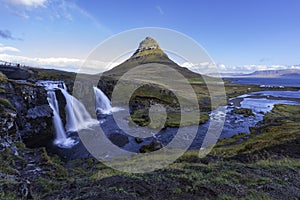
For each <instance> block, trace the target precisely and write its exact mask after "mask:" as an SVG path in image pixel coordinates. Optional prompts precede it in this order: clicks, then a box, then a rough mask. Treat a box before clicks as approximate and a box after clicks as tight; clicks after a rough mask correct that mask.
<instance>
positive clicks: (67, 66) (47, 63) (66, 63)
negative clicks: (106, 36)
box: [0, 51, 120, 74]
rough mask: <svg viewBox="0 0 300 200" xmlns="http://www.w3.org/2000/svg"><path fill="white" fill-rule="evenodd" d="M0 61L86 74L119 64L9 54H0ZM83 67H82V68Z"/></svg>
mask: <svg viewBox="0 0 300 200" xmlns="http://www.w3.org/2000/svg"><path fill="white" fill-rule="evenodd" d="M0 52H1V51H0ZM0 60H4V61H7V62H12V63H19V64H22V65H26V66H31V67H42V68H49V69H58V70H65V71H71V72H82V73H88V74H96V73H101V72H104V71H106V70H109V69H110V68H112V67H114V66H117V65H118V64H120V63H117V62H115V63H113V62H105V61H98V60H89V61H88V63H85V60H83V59H77V58H64V57H61V58H53V57H51V58H32V57H25V56H15V55H9V54H4V53H3V54H0ZM83 66H84V67H83Z"/></svg>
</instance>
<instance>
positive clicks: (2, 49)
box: [0, 43, 20, 53]
mask: <svg viewBox="0 0 300 200" xmlns="http://www.w3.org/2000/svg"><path fill="white" fill-rule="evenodd" d="M7 51H10V52H20V50H19V49H17V48H15V47H11V46H5V45H3V44H1V43H0V53H3V52H7Z"/></svg>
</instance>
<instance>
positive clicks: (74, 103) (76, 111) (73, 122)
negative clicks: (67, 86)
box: [60, 89, 96, 132]
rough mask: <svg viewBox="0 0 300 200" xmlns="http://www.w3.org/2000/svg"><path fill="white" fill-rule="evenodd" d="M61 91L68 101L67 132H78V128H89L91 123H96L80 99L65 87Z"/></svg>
mask: <svg viewBox="0 0 300 200" xmlns="http://www.w3.org/2000/svg"><path fill="white" fill-rule="evenodd" d="M60 91H61V92H62V94H63V95H64V97H65V99H66V102H67V104H66V107H65V109H66V116H67V124H66V130H67V132H76V131H78V130H82V129H86V128H89V126H90V125H92V124H95V123H96V121H95V120H93V119H92V117H91V115H90V114H89V113H88V111H87V110H86V109H85V107H84V106H83V104H82V103H81V102H80V101H78V100H77V99H76V98H75V97H73V96H72V95H70V94H69V93H68V92H67V91H66V90H64V89H60Z"/></svg>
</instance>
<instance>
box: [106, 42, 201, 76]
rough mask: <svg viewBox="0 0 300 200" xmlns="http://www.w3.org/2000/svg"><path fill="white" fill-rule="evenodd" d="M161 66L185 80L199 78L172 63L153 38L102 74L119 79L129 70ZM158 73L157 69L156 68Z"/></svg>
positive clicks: (142, 43) (195, 74)
mask: <svg viewBox="0 0 300 200" xmlns="http://www.w3.org/2000/svg"><path fill="white" fill-rule="evenodd" d="M150 63H152V64H154V65H155V64H163V65H167V66H169V67H171V68H173V69H175V70H177V71H178V72H179V73H181V74H182V75H183V76H184V77H186V78H199V77H201V75H200V74H197V73H194V72H192V71H190V70H188V69H187V68H185V67H181V66H179V65H178V64H176V63H175V62H174V61H172V60H171V59H170V58H169V57H168V56H167V54H166V53H164V52H163V50H162V49H161V48H160V46H159V44H158V42H157V41H156V40H154V39H153V38H150V37H146V38H145V39H144V40H143V41H142V42H141V43H140V45H139V47H138V49H137V50H136V51H135V53H134V54H133V55H132V56H131V57H130V58H129V59H128V60H126V61H125V62H123V63H121V64H120V65H118V66H116V67H114V68H112V69H111V70H109V71H106V72H104V73H103V75H104V76H113V77H116V78H117V77H120V76H122V75H123V74H124V73H126V72H128V71H129V70H131V69H133V68H135V67H137V66H139V65H143V64H150ZM157 70H158V71H157V73H159V70H160V69H159V68H157Z"/></svg>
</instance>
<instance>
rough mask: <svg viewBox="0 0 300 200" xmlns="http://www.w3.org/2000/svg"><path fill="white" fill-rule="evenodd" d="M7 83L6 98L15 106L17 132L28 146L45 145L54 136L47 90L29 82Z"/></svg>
mask: <svg viewBox="0 0 300 200" xmlns="http://www.w3.org/2000/svg"><path fill="white" fill-rule="evenodd" d="M8 84H9V86H8V87H7V90H8V91H7V93H6V98H7V99H9V100H10V102H11V103H12V105H13V106H14V107H15V108H16V118H15V119H14V122H13V124H15V126H16V127H17V128H18V131H17V132H18V134H19V135H20V136H21V138H22V139H23V141H24V142H25V144H26V145H27V146H28V147H41V146H47V145H48V144H49V143H51V142H52V140H53V138H54V134H53V133H54V131H53V126H52V115H53V112H52V109H51V108H50V107H49V104H48V101H47V92H46V91H45V89H44V88H43V87H40V86H37V85H35V84H31V83H23V82H16V81H9V83H8ZM16 127H15V128H16Z"/></svg>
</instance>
